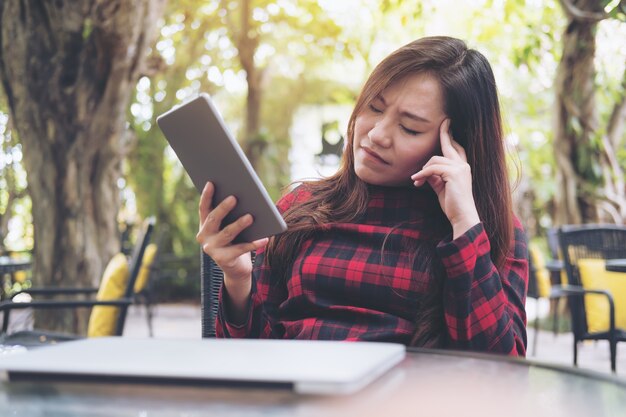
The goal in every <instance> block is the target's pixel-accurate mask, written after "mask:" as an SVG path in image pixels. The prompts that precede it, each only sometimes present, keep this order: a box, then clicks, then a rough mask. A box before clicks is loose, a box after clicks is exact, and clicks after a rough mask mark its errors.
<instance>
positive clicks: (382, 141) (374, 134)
mask: <svg viewBox="0 0 626 417" xmlns="http://www.w3.org/2000/svg"><path fill="white" fill-rule="evenodd" d="M367 136H368V138H369V140H370V141H371V142H372V143H373V144H375V145H377V146H380V147H381V148H387V147H389V146H391V131H390V128H389V125H388V123H387V122H386V121H385V120H380V121H378V122H377V123H376V124H375V125H374V127H373V128H372V130H370V131H369V133H368V134H367Z"/></svg>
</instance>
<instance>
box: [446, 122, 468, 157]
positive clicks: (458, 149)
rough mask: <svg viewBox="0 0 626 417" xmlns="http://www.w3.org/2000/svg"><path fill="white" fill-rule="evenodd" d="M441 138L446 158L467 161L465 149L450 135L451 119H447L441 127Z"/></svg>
mask: <svg viewBox="0 0 626 417" xmlns="http://www.w3.org/2000/svg"><path fill="white" fill-rule="evenodd" d="M439 139H440V141H441V152H442V153H443V156H445V157H446V158H450V159H452V160H456V161H463V162H467V155H466V153H465V149H463V147H462V146H461V144H459V143H458V142H457V141H455V140H454V139H453V138H452V135H450V119H445V120H444V121H443V123H441V126H440V127H439Z"/></svg>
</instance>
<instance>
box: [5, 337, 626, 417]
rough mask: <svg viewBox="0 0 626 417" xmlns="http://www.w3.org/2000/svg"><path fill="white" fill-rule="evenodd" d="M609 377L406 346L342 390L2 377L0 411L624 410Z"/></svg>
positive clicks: (625, 389)
mask: <svg viewBox="0 0 626 417" xmlns="http://www.w3.org/2000/svg"><path fill="white" fill-rule="evenodd" d="M625 405H626V382H625V381H624V380H620V379H618V378H617V377H613V376H608V375H600V374H595V373H591V372H587V371H581V370H575V369H573V368H572V369H570V368H562V367H556V366H547V365H543V364H538V363H534V362H532V361H526V360H522V359H511V358H506V357H500V356H492V355H484V354H472V353H455V352H443V351H429V350H413V349H412V350H410V351H409V352H408V354H407V357H406V358H405V359H404V360H403V361H402V362H401V363H400V364H399V365H398V366H396V367H395V368H394V369H392V370H391V371H389V372H388V373H386V374H385V375H383V376H382V377H381V378H380V379H378V380H377V381H375V382H374V383H372V384H371V385H369V386H367V387H366V388H364V389H363V390H361V391H359V392H357V393H355V394H351V395H345V396H323V395H298V394H295V393H293V392H291V391H289V390H281V389H274V390H272V389H251V388H247V389H242V388H232V387H231V388H229V387H201V386H200V387H198V386H177V385H173V384H172V385H159V386H156V385H129V384H119V383H111V384H105V383H83V384H79V383H26V382H22V383H8V382H4V383H2V385H0V415H29V416H43V415H46V416H47V415H54V416H56V415H59V416H61V415H62V416H81V417H84V416H188V417H192V416H208V415H215V416H240V415H245V416H257V415H258V416H274V415H276V416H293V415H297V416H316V417H317V416H335V415H336V416H345V415H358V416H415V415H423V416H507V417H511V416H524V417H529V416H532V417H540V416H550V417H558V416H570V417H571V416H623V415H624V410H625V408H624V407H625Z"/></svg>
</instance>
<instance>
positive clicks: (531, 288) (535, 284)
mask: <svg viewBox="0 0 626 417" xmlns="http://www.w3.org/2000/svg"><path fill="white" fill-rule="evenodd" d="M528 266H529V274H528V297H530V298H535V299H537V301H539V298H547V299H550V300H554V299H556V300H559V299H560V298H561V297H563V296H564V295H565V294H564V293H563V292H562V291H561V288H562V286H561V285H559V284H556V285H552V281H551V279H550V271H549V270H548V269H547V268H546V263H545V260H544V257H543V253H542V252H541V250H540V249H539V247H538V246H537V245H536V244H534V243H532V242H531V243H529V244H528ZM557 307H558V304H557V305H553V307H552V308H553V309H554V315H553V320H554V332H555V333H556V331H557V329H556V322H557ZM535 311H536V313H537V314H535V323H534V331H535V337H534V338H533V347H532V354H533V355H535V354H536V352H537V341H538V339H539V315H538V312H539V303H538V302H537V309H536V310H535Z"/></svg>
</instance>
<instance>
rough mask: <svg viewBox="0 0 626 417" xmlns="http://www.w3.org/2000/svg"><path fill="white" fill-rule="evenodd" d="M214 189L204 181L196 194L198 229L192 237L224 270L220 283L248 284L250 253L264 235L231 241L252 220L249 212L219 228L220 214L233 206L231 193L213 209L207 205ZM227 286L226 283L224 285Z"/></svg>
mask: <svg viewBox="0 0 626 417" xmlns="http://www.w3.org/2000/svg"><path fill="white" fill-rule="evenodd" d="M214 191H215V188H214V186H213V184H212V183H210V182H207V183H206V185H205V186H204V190H202V196H201V197H200V205H199V214H200V230H199V232H198V234H197V235H196V240H197V241H198V243H200V245H202V250H203V251H204V253H206V254H207V255H209V256H210V257H211V258H213V260H214V261H215V263H216V264H217V265H218V266H219V267H220V268H221V269H222V271H224V283H225V284H227V281H230V284H231V286H236V287H241V284H244V286H248V285H249V282H250V281H251V279H252V260H251V257H250V252H251V251H253V250H257V249H259V248H262V247H263V246H265V245H266V244H267V241H268V238H263V239H259V240H256V241H254V242H249V243H237V244H233V243H232V242H233V239H235V238H236V237H237V235H239V233H241V232H242V231H243V230H244V229H245V228H247V227H249V226H250V225H251V224H252V223H253V221H254V220H253V218H252V215H250V214H246V215H244V216H241V217H240V218H239V219H237V220H236V221H234V222H233V223H231V224H229V225H228V226H226V227H224V228H223V229H220V225H221V223H222V220H224V217H226V216H227V215H228V213H230V212H231V210H232V209H233V208H235V206H236V205H237V200H236V198H235V197H234V196H229V197H227V198H225V199H224V200H223V201H222V202H220V203H219V204H218V205H217V206H216V207H215V208H212V207H211V201H212V200H213V194H214ZM227 286H228V285H227Z"/></svg>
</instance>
